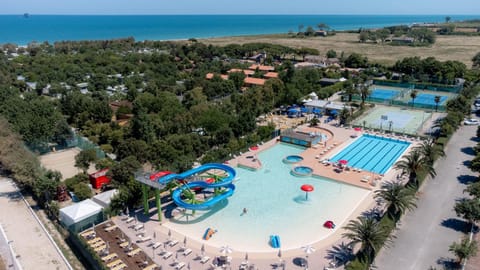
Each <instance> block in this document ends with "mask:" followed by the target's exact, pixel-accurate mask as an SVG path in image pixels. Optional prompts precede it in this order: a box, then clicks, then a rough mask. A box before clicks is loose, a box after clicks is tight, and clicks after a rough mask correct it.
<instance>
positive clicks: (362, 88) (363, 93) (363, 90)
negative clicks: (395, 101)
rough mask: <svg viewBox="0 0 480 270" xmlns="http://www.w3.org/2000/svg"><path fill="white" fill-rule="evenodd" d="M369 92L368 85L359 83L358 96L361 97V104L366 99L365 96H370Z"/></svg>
mask: <svg viewBox="0 0 480 270" xmlns="http://www.w3.org/2000/svg"><path fill="white" fill-rule="evenodd" d="M370 94H371V91H370V89H369V88H368V86H366V85H365V84H363V83H362V84H361V85H360V98H361V99H362V104H364V103H365V100H367V97H368V96H370Z"/></svg>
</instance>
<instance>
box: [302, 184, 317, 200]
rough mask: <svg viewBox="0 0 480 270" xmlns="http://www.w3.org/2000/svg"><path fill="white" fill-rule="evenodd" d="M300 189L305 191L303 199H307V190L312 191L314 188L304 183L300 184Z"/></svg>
mask: <svg viewBox="0 0 480 270" xmlns="http://www.w3.org/2000/svg"><path fill="white" fill-rule="evenodd" d="M300 189H301V190H302V191H305V200H308V193H309V192H312V191H313V189H314V188H313V186H312V185H307V184H305V185H302V186H301V187H300Z"/></svg>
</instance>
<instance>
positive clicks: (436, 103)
mask: <svg viewBox="0 0 480 270" xmlns="http://www.w3.org/2000/svg"><path fill="white" fill-rule="evenodd" d="M441 98H442V97H441V96H435V97H434V99H433V101H435V111H438V103H440V100H441Z"/></svg>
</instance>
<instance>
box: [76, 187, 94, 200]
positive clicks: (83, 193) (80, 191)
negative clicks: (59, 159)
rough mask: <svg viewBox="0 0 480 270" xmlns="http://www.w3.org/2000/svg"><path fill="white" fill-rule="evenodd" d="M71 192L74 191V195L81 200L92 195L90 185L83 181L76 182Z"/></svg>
mask: <svg viewBox="0 0 480 270" xmlns="http://www.w3.org/2000/svg"><path fill="white" fill-rule="evenodd" d="M73 192H74V193H75V196H77V198H78V199H79V200H80V201H83V200H85V199H89V198H91V197H92V190H91V189H90V187H89V186H88V185H87V184H85V183H78V184H76V185H75V186H74V187H73Z"/></svg>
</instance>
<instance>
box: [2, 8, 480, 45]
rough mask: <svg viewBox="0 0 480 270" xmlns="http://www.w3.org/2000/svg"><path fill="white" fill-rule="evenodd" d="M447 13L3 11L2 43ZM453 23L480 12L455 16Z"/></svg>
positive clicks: (268, 30) (338, 26) (409, 19)
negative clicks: (252, 13)
mask: <svg viewBox="0 0 480 270" xmlns="http://www.w3.org/2000/svg"><path fill="white" fill-rule="evenodd" d="M446 16H447V15H35V14H30V15H28V14H19V15H0V25H2V29H1V30H0V44H3V43H14V44H17V45H27V44H28V43H30V42H32V41H36V42H44V41H48V42H50V43H52V42H55V41H62V40H105V39H116V38H125V37H134V38H135V40H137V41H143V40H177V39H190V38H211V37H225V36H242V35H258V34H276V33H288V32H290V31H292V32H297V31H299V29H300V28H301V26H303V30H304V31H305V30H306V29H307V27H308V26H312V27H314V28H316V26H317V25H318V24H320V23H325V24H327V25H329V26H330V28H331V29H333V30H358V29H359V28H379V27H384V26H392V25H411V24H413V23H432V22H444V21H445V17H446ZM450 17H451V20H452V21H460V20H468V19H476V18H480V15H455V16H450Z"/></svg>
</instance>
